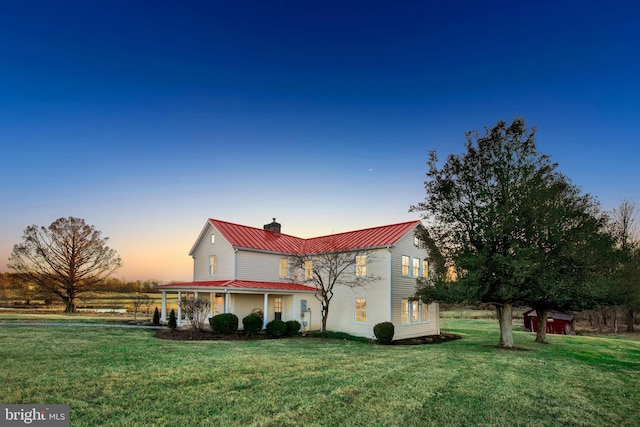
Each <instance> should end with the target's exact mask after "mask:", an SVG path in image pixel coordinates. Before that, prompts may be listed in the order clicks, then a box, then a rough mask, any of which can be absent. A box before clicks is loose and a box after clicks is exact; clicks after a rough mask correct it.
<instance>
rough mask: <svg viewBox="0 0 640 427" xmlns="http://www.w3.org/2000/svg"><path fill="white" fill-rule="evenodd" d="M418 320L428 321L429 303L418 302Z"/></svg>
mask: <svg viewBox="0 0 640 427" xmlns="http://www.w3.org/2000/svg"><path fill="white" fill-rule="evenodd" d="M420 312H421V314H420V320H421V321H422V322H428V321H429V305H428V304H425V303H423V302H420Z"/></svg>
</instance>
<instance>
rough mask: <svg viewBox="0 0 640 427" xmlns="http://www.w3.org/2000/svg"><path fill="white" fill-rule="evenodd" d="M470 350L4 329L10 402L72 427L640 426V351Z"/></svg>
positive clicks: (635, 346)
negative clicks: (62, 415) (58, 408)
mask: <svg viewBox="0 0 640 427" xmlns="http://www.w3.org/2000/svg"><path fill="white" fill-rule="evenodd" d="M446 329H447V331H450V332H456V333H459V334H461V335H462V336H463V339H461V340H457V341H452V342H448V343H444V344H438V345H422V346H386V347H385V346H379V345H374V344H368V343H362V342H354V341H343V340H331V339H315V338H314V339H312V338H292V339H280V340H261V341H246V342H243V341H200V342H185V341H167V340H159V339H156V338H154V337H153V332H152V331H148V330H130V329H117V328H99V327H84V328H72V327H30V326H29V327H27V326H24V327H3V328H1V329H0V342H1V343H2V345H1V346H0V360H2V368H1V370H0V383H1V384H2V385H1V387H0V402H3V403H25V404H26V403H49V404H51V403H67V404H69V405H70V406H71V425H72V426H93V425H100V426H105V425H106V426H109V425H111V426H138V425H139V426H148V425H158V426H202V425H216V426H218V425H219V426H235V425H256V426H300V425H308V426H443V425H444V426H447V425H451V426H462V425H464V426H478V425H500V426H502V425H513V426H539V425H545V426H612V425H615V426H637V425H638V423H639V422H640V343H639V342H636V341H630V340H624V339H608V338H593V337H582V336H570V337H566V336H551V337H549V338H550V341H551V344H550V345H538V344H535V343H533V342H532V340H533V338H534V337H533V335H532V334H525V333H522V332H515V339H516V344H517V346H518V347H520V348H521V349H520V350H511V351H505V350H500V349H497V348H495V347H494V345H495V344H496V343H497V340H498V332H497V325H496V323H495V322H494V321H490V320H447V321H446Z"/></svg>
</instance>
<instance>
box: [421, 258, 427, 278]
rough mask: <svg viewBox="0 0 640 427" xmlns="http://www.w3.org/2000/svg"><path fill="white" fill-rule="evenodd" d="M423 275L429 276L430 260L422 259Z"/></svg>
mask: <svg viewBox="0 0 640 427" xmlns="http://www.w3.org/2000/svg"><path fill="white" fill-rule="evenodd" d="M422 277H429V260H428V259H426V258H425V259H423V260H422Z"/></svg>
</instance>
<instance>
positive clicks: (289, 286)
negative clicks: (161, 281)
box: [157, 280, 316, 292]
mask: <svg viewBox="0 0 640 427" xmlns="http://www.w3.org/2000/svg"><path fill="white" fill-rule="evenodd" d="M157 287H158V288H170V289H172V290H180V289H187V288H205V289H206V288H210V289H246V290H264V291H267V290H269V291H298V292H300V291H302V292H315V291H316V289H315V288H313V287H311V286H305V285H301V284H299V283H286V282H254V281H250V280H210V281H204V282H184V283H169V284H166V285H158V286H157Z"/></svg>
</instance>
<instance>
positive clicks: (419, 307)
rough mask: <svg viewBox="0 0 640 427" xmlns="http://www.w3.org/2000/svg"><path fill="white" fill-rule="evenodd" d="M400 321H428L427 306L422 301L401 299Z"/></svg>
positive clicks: (407, 322)
mask: <svg viewBox="0 0 640 427" xmlns="http://www.w3.org/2000/svg"><path fill="white" fill-rule="evenodd" d="M400 316H401V321H402V323H404V324H413V323H427V322H428V321H429V306H428V305H427V304H425V303H423V302H422V301H418V300H416V301H410V300H409V298H405V299H403V300H402V305H401V307H400Z"/></svg>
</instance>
